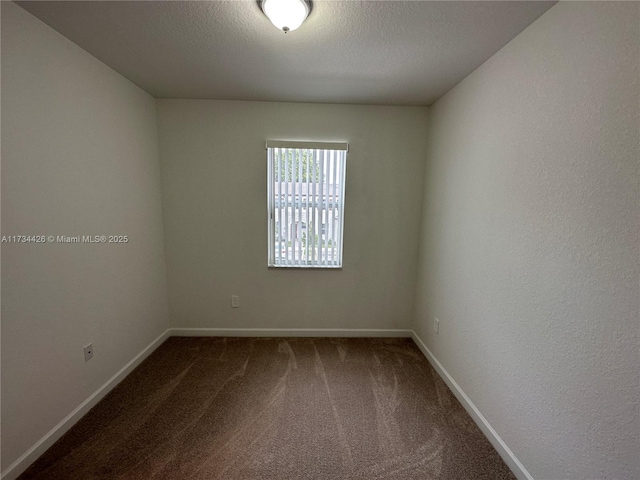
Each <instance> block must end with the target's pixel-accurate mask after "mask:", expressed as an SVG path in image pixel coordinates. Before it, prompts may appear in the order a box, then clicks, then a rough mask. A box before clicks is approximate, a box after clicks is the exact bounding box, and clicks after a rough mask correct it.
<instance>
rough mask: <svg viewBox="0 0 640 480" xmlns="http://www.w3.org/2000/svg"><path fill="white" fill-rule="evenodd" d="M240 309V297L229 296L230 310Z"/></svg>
mask: <svg viewBox="0 0 640 480" xmlns="http://www.w3.org/2000/svg"><path fill="white" fill-rule="evenodd" d="M238 307H240V297H239V296H238V295H231V308H238Z"/></svg>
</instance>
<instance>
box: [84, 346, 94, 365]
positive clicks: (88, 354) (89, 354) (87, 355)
mask: <svg viewBox="0 0 640 480" xmlns="http://www.w3.org/2000/svg"><path fill="white" fill-rule="evenodd" d="M92 358H93V344H92V343H90V344H89V345H87V346H85V347H84V361H85V362H88V361H89V360H91V359H92Z"/></svg>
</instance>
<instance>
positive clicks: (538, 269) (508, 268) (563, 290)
mask: <svg viewBox="0 0 640 480" xmlns="http://www.w3.org/2000/svg"><path fill="white" fill-rule="evenodd" d="M639 8H640V5H639V4H638V3H616V2H604V3H599V2H567V3H560V4H558V5H556V6H554V7H552V8H551V9H550V10H549V11H548V12H547V13H545V14H544V15H543V16H542V17H541V18H540V19H539V20H537V21H536V22H535V23H533V24H532V25H531V26H530V27H529V28H528V29H526V30H525V31H524V32H523V33H522V34H520V35H519V36H518V37H516V38H515V39H514V40H513V41H512V42H511V43H509V44H508V45H507V46H506V47H504V48H503V49H502V50H501V51H500V52H499V53H497V54H496V55H495V56H494V57H493V58H491V59H490V60H489V61H488V62H486V63H485V64H484V65H482V66H481V67H480V68H478V69H477V70H476V71H475V72H474V73H472V74H471V75H470V76H469V77H467V78H466V79H465V80H464V81H463V82H462V83H460V84H459V85H458V86H456V87H455V88H454V89H453V90H451V91H450V92H449V93H448V94H447V95H445V96H444V97H443V98H442V99H440V100H439V101H438V102H436V103H435V105H433V106H432V108H430V111H429V128H428V130H427V131H428V133H429V136H428V139H429V148H428V166H427V171H426V174H425V178H426V184H425V185H426V186H425V198H424V201H425V203H424V214H423V224H422V245H421V252H420V253H421V255H420V274H419V281H418V287H417V302H416V311H417V319H416V322H415V330H416V331H417V332H418V334H419V335H420V337H421V338H422V339H423V340H424V341H425V343H426V344H427V346H428V348H429V349H430V350H431V351H432V352H433V353H434V354H435V356H436V357H437V358H438V359H439V360H440V362H441V363H442V364H443V365H444V367H445V368H446V369H447V371H448V372H449V373H450V374H451V376H452V377H453V378H454V379H455V380H456V381H457V383H458V384H459V385H460V386H461V387H462V389H463V390H464V392H465V393H466V394H467V395H468V396H469V397H470V398H471V400H472V401H473V402H474V404H475V405H476V406H477V407H478V408H479V410H480V411H481V412H482V413H483V414H484V416H485V417H486V418H487V419H488V421H489V423H490V424H491V425H492V426H493V427H494V428H495V430H496V431H497V432H498V434H499V435H500V436H501V437H502V439H503V440H504V441H505V442H506V443H507V445H508V446H509V447H510V448H511V449H512V450H513V452H514V453H515V454H516V456H517V457H518V458H519V460H520V461H521V462H522V463H523V464H524V466H525V467H526V468H527V469H528V470H529V472H530V473H531V474H532V475H533V477H534V478H536V479H540V480H542V479H561V478H562V479H580V480H584V479H587V478H590V479H596V478H597V479H603V478H611V479H618V480H623V479H628V480H630V479H632V478H638V476H639V474H640V471H639V468H640V467H639V460H638V459H639V458H640V457H638V452H639V451H640V445H639V443H638V433H639V431H640V424H639V421H638V395H639V391H638V365H639V358H638V328H639V321H638V320H639V319H638V284H639V269H638V258H639V253H640V249H639V241H638V240H639V238H640V236H639V234H640V230H639V221H638V220H639V215H638V214H639V209H638V205H639V196H638V185H639V184H638V160H639V158H640V148H639V144H638V142H639V131H638V128H639V125H640V123H639V122H640V115H639V104H640V88H639V85H638V79H639V74H640V72H639V69H638V60H639V58H640V49H639V42H640V31H639V27H638V25H639V24H638V21H639V13H640V12H639ZM433 317H437V318H438V319H439V320H440V333H439V335H437V336H436V335H435V334H434V333H433V330H432V319H433Z"/></svg>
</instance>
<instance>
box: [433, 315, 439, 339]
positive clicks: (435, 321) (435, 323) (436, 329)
mask: <svg viewBox="0 0 640 480" xmlns="http://www.w3.org/2000/svg"><path fill="white" fill-rule="evenodd" d="M433 331H434V332H436V335H437V334H438V333H440V320H438V319H437V318H434V319H433Z"/></svg>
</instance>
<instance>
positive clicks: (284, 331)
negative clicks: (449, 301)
mask: <svg viewBox="0 0 640 480" xmlns="http://www.w3.org/2000/svg"><path fill="white" fill-rule="evenodd" d="M169 330H170V332H171V336H172V337H380V338H383V337H393V338H410V337H411V333H412V331H411V330H396V329H360V328H170V329H169Z"/></svg>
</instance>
